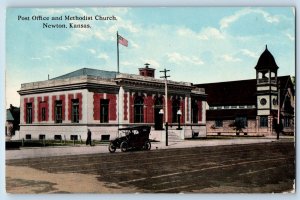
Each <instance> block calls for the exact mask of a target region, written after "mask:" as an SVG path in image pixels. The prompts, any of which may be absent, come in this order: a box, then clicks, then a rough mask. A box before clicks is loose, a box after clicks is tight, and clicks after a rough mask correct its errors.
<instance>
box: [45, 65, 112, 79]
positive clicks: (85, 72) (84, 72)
mask: <svg viewBox="0 0 300 200" xmlns="http://www.w3.org/2000/svg"><path fill="white" fill-rule="evenodd" d="M116 74H117V72H113V71H105V70H99V69H91V68H82V69H79V70H76V71H73V72H70V73H67V74H64V75H62V76H58V77H55V78H52V79H51V80H57V79H66V78H72V77H77V76H98V77H101V78H107V79H111V78H116Z"/></svg>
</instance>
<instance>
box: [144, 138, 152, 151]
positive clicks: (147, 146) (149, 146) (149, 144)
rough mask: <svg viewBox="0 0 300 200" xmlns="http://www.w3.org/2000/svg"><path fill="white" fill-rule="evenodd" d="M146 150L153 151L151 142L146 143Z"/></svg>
mask: <svg viewBox="0 0 300 200" xmlns="http://www.w3.org/2000/svg"><path fill="white" fill-rule="evenodd" d="M144 149H145V150H150V149H151V143H150V141H149V140H148V141H146V142H145V146H144Z"/></svg>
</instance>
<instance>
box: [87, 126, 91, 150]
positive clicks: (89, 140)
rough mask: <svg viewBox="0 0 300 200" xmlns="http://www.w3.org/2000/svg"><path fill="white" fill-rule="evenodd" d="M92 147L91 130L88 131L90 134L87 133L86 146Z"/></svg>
mask: <svg viewBox="0 0 300 200" xmlns="http://www.w3.org/2000/svg"><path fill="white" fill-rule="evenodd" d="M88 144H89V145H90V146H92V132H91V130H90V129H88V132H87V139H86V145H88Z"/></svg>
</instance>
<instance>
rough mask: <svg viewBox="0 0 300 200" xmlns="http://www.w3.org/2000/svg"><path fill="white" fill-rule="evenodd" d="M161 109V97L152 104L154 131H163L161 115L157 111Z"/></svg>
mask: <svg viewBox="0 0 300 200" xmlns="http://www.w3.org/2000/svg"><path fill="white" fill-rule="evenodd" d="M161 109H163V100H162V97H156V99H155V102H154V122H155V124H154V128H155V130H163V115H162V114H159V111H160V110H161Z"/></svg>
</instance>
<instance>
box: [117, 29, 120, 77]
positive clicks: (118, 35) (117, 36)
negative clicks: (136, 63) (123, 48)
mask: <svg viewBox="0 0 300 200" xmlns="http://www.w3.org/2000/svg"><path fill="white" fill-rule="evenodd" d="M117 60H118V70H117V73H118V74H119V73H120V71H119V34H118V31H117Z"/></svg>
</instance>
